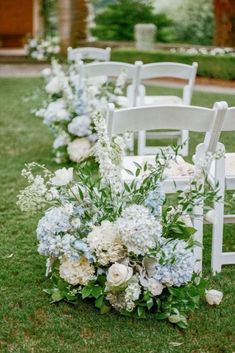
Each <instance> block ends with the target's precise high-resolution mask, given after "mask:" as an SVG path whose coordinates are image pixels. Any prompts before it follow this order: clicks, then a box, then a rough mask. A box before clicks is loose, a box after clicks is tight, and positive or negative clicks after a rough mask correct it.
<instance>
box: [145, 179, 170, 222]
mask: <svg viewBox="0 0 235 353" xmlns="http://www.w3.org/2000/svg"><path fill="white" fill-rule="evenodd" d="M164 200H165V194H164V192H163V190H162V188H161V184H160V183H157V185H156V187H155V189H154V190H152V191H150V192H149V193H148V195H147V197H146V199H145V201H144V205H145V206H146V207H147V208H149V209H150V211H151V212H152V214H153V215H154V216H156V217H158V216H160V214H161V207H162V204H163V202H164Z"/></svg>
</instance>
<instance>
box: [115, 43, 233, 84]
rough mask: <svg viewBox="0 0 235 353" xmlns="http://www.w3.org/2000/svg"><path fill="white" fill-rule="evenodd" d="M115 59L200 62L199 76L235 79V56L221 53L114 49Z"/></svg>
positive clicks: (148, 61)
mask: <svg viewBox="0 0 235 353" xmlns="http://www.w3.org/2000/svg"><path fill="white" fill-rule="evenodd" d="M112 60H113V61H123V62H128V63H134V62H135V61H136V60H141V61H143V63H145V64H146V63H152V62H164V61H173V62H180V63H184V64H191V63H193V62H194V61H196V62H198V76H203V77H210V78H216V79H223V80H234V79H235V56H231V55H221V56H211V55H188V54H181V53H171V52H167V51H138V50H135V49H129V48H128V49H124V48H123V49H122V48H120V49H113V50H112Z"/></svg>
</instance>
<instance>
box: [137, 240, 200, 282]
mask: <svg viewBox="0 0 235 353" xmlns="http://www.w3.org/2000/svg"><path fill="white" fill-rule="evenodd" d="M160 242H161V244H160V251H159V253H158V254H157V255H156V258H155V259H154V258H150V259H146V260H145V261H144V264H145V269H146V273H147V275H148V277H152V278H155V279H156V280H157V281H159V282H160V283H162V284H163V285H166V286H177V287H180V286H181V285H183V284H186V283H188V282H190V281H191V279H192V276H193V272H194V266H195V261H196V260H195V257H194V254H193V252H192V250H191V249H189V248H188V244H187V243H186V242H185V241H184V240H179V239H177V240H172V239H164V238H161V240H160Z"/></svg>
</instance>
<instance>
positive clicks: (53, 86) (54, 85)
mask: <svg viewBox="0 0 235 353" xmlns="http://www.w3.org/2000/svg"><path fill="white" fill-rule="evenodd" d="M62 88H63V87H62V85H61V82H60V80H59V78H58V77H53V78H52V79H51V80H50V82H48V84H47V85H46V88H45V89H46V92H47V93H49V94H56V93H60V92H61V91H62Z"/></svg>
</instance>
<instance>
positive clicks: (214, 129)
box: [107, 102, 227, 273]
mask: <svg viewBox="0 0 235 353" xmlns="http://www.w3.org/2000/svg"><path fill="white" fill-rule="evenodd" d="M226 111H227V104H226V103H225V102H217V103H215V104H214V106H213V108H212V109H208V108H202V107H194V106H173V105H172V106H145V107H135V108H127V109H120V110H116V111H115V109H114V106H113V105H112V104H110V105H109V112H108V117H107V130H108V135H109V136H110V138H111V137H112V135H116V134H121V133H125V132H127V131H131V132H132V131H134V132H139V131H143V129H147V130H153V129H160V128H165V129H169V128H171V129H182V128H183V127H185V128H186V129H187V130H189V131H197V132H205V133H207V135H206V138H205V141H204V143H201V144H199V145H198V146H197V148H196V158H195V161H197V160H200V159H201V158H203V156H205V154H206V153H207V152H212V153H213V152H214V151H216V148H217V144H218V140H219V137H220V132H221V129H222V125H223V121H224V116H225V113H226ZM163 116H164V119H163V118H162V117H163ZM196 163H197V162H195V166H196ZM208 168H209V166H208ZM191 178H192V176H190V177H177V178H174V177H172V178H167V179H166V181H165V180H164V183H163V187H164V191H165V192H166V193H173V192H176V191H177V189H178V187H179V186H180V187H181V188H182V187H187V185H188V182H189V180H190V179H191ZM194 213H195V214H196V215H198V216H197V218H195V219H194V227H195V229H196V232H195V234H194V239H195V240H196V241H198V242H200V243H201V244H202V243H203V203H202V201H200V202H199V203H198V205H197V206H196V207H195V209H194ZM194 254H195V257H196V260H197V262H196V266H195V271H196V272H198V273H201V272H202V248H201V247H198V246H196V247H195V248H194Z"/></svg>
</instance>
